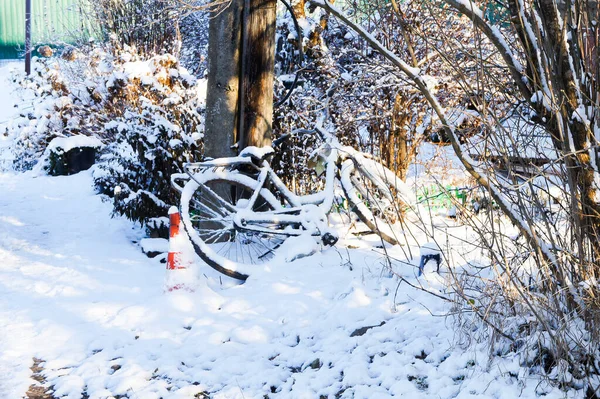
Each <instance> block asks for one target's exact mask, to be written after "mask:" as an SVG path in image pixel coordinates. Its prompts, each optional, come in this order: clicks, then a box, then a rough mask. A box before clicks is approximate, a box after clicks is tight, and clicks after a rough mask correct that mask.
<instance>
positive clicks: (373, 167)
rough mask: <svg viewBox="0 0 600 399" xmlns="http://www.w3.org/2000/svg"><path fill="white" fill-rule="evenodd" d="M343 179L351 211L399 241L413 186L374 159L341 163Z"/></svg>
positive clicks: (376, 230) (390, 239) (386, 237)
mask: <svg viewBox="0 0 600 399" xmlns="http://www.w3.org/2000/svg"><path fill="white" fill-rule="evenodd" d="M341 183H342V188H343V190H344V193H345V194H346V197H347V198H348V201H349V203H350V205H351V208H352V211H354V213H356V215H357V216H358V218H359V219H360V220H361V221H362V222H363V223H365V224H366V225H367V226H368V227H369V229H371V231H373V232H374V233H376V234H377V235H379V236H380V237H381V238H382V239H383V240H385V241H387V242H389V243H390V244H393V245H395V244H398V240H399V234H401V231H402V227H401V221H402V215H403V213H404V212H405V211H406V209H407V208H408V206H409V205H410V204H411V203H412V200H411V197H412V196H411V191H412V190H411V189H410V187H408V185H407V184H406V183H404V182H403V181H402V180H400V178H399V177H398V176H396V174H395V173H394V172H392V171H391V170H389V169H388V168H386V167H385V166H383V165H381V164H380V163H378V162H375V161H373V160H372V159H366V158H365V159H361V160H360V167H359V168H357V167H356V166H355V164H354V161H353V160H352V159H349V160H346V161H345V162H344V163H343V165H342V170H341Z"/></svg>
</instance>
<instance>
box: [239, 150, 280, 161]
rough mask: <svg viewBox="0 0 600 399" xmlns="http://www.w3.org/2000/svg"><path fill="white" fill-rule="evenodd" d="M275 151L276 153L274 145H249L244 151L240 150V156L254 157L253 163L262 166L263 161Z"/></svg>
mask: <svg viewBox="0 0 600 399" xmlns="http://www.w3.org/2000/svg"><path fill="white" fill-rule="evenodd" d="M274 153H275V150H274V149H273V147H270V146H266V147H254V146H248V147H246V148H244V149H243V150H242V151H240V154H239V156H240V157H243V158H247V157H249V158H250V159H252V163H254V164H256V165H259V166H260V165H262V163H263V161H265V160H266V159H267V158H269V157H270V156H271V155H273V154H274Z"/></svg>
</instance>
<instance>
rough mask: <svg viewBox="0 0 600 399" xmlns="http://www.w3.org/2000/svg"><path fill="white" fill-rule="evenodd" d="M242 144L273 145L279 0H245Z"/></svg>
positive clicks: (245, 145)
mask: <svg viewBox="0 0 600 399" xmlns="http://www.w3.org/2000/svg"><path fill="white" fill-rule="evenodd" d="M246 5H247V6H248V9H247V11H246V15H247V18H246V19H245V21H244V22H245V29H246V38H245V48H244V50H243V61H242V62H243V63H244V64H243V67H242V71H243V77H242V79H243V82H242V86H241V87H242V88H243V89H242V90H243V93H242V107H243V115H244V117H243V124H242V135H241V140H240V147H241V148H244V147H247V146H257V147H262V146H266V145H270V144H271V131H272V122H273V79H274V76H273V75H274V69H275V17H276V6H277V3H276V0H246Z"/></svg>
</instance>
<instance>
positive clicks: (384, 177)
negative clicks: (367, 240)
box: [171, 125, 414, 280]
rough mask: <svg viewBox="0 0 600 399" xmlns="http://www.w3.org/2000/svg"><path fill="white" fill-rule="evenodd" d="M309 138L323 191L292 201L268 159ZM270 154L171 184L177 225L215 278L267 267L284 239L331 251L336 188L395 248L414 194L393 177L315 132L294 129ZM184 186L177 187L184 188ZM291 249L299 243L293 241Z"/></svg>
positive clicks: (199, 167)
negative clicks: (292, 140) (290, 142)
mask: <svg viewBox="0 0 600 399" xmlns="http://www.w3.org/2000/svg"><path fill="white" fill-rule="evenodd" d="M307 134H310V135H316V136H317V137H318V138H319V139H320V144H319V145H318V147H317V149H316V150H315V151H314V152H313V153H312V155H311V157H310V159H311V160H313V161H315V162H316V163H317V165H319V166H320V167H321V168H322V170H324V172H325V188H324V190H323V191H320V192H317V193H314V194H309V195H301V196H299V195H296V194H295V193H293V192H291V191H290V190H289V189H288V188H287V187H286V186H285V184H284V183H283V182H282V180H281V179H280V178H279V177H278V176H277V175H276V174H275V173H274V171H273V169H272V168H271V166H270V164H269V161H268V159H269V158H270V156H272V155H273V154H274V152H275V150H274V149H273V147H275V148H278V147H279V146H280V145H281V144H282V143H283V142H285V141H286V140H287V139H288V138H289V137H291V136H299V135H307ZM273 147H263V148H257V147H248V148H245V149H244V150H242V151H241V152H240V154H239V155H238V156H236V157H230V158H217V159H212V160H207V161H204V162H198V163H190V164H187V165H185V167H184V170H185V172H186V173H185V174H176V175H173V176H172V177H171V182H172V184H173V187H174V188H176V189H177V190H179V191H180V192H181V209H180V211H181V215H182V221H183V225H184V228H185V231H186V232H187V234H188V236H189V238H190V240H191V242H192V244H193V246H194V249H195V251H196V253H197V254H198V255H199V256H200V257H201V258H202V259H203V260H204V261H205V262H206V263H207V264H208V265H209V266H211V267H213V268H214V269H216V270H217V271H219V272H221V273H223V274H225V275H227V276H230V277H233V278H236V279H241V280H245V279H246V278H247V277H248V275H249V274H250V273H251V272H252V267H253V266H254V267H256V265H260V264H267V263H269V262H272V261H274V260H275V259H276V258H278V257H279V256H280V255H281V254H282V253H283V256H285V252H286V251H288V250H289V249H290V248H286V245H285V244H286V243H285V241H286V240H287V239H288V238H290V237H301V236H304V237H308V238H309V239H313V240H314V239H315V238H316V239H319V240H320V241H321V243H322V244H323V245H325V246H332V245H334V244H335V243H336V242H337V240H338V236H337V234H336V232H335V231H334V230H333V229H331V228H330V227H329V225H328V219H327V214H328V213H329V212H330V210H331V209H332V206H333V204H334V201H335V197H336V190H335V187H336V185H337V182H339V183H341V187H342V189H343V192H344V194H345V196H346V198H347V199H348V203H349V205H350V209H351V210H352V211H353V212H354V213H356V215H357V216H358V217H359V219H360V220H361V221H362V222H364V223H365V224H366V225H367V226H368V227H369V228H370V229H371V230H372V231H373V232H374V233H376V234H378V235H379V236H380V237H381V238H382V239H384V240H385V241H387V242H389V243H391V244H396V243H397V242H398V237H397V234H401V229H400V226H399V225H400V222H401V221H400V215H401V214H402V213H403V212H404V210H405V208H406V207H408V206H410V205H411V204H413V201H414V194H413V193H412V192H411V189H410V188H409V187H408V186H407V185H406V183H404V182H403V181H402V180H400V179H399V178H398V177H397V176H396V175H395V174H394V172H392V171H391V170H389V169H387V168H385V167H384V166H383V165H381V164H380V163H379V162H377V161H376V160H374V159H373V158H371V157H370V156H368V155H366V154H363V153H361V152H359V151H356V150H355V149H353V148H352V147H347V146H343V145H341V143H340V142H339V141H338V140H337V138H336V137H335V135H334V134H332V133H330V132H328V131H327V130H326V129H325V128H323V127H322V126H320V125H318V126H317V127H316V128H315V129H313V130H307V129H298V130H295V131H293V132H291V133H289V134H286V135H283V136H282V137H280V138H279V139H277V140H275V141H274V142H273ZM184 181H185V184H184V185H183V182H184ZM293 245H294V246H298V245H302V240H294V244H293Z"/></svg>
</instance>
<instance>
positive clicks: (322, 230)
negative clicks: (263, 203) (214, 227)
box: [171, 130, 350, 236]
mask: <svg viewBox="0 0 600 399" xmlns="http://www.w3.org/2000/svg"><path fill="white" fill-rule="evenodd" d="M302 132H304V133H306V132H311V133H315V132H316V133H318V134H319V136H320V137H321V139H322V140H323V143H322V144H321V146H320V147H319V148H318V149H317V150H315V154H317V155H326V156H324V158H325V166H326V169H325V187H324V189H323V190H321V191H319V192H317V193H314V194H308V195H297V194H295V193H294V192H292V191H290V190H289V189H288V188H287V187H286V185H285V184H284V183H283V181H282V180H281V179H280V178H279V176H277V174H275V172H274V171H273V169H272V168H271V165H270V163H269V162H268V161H266V160H264V159H262V160H261V161H260V165H258V164H257V162H256V159H257V158H260V157H254V159H253V156H254V154H253V149H250V150H246V151H245V152H246V154H243V155H240V156H237V157H230V158H217V159H213V160H209V161H204V162H198V163H190V164H186V165H184V170H185V171H186V173H187V175H183V174H178V175H174V176H172V178H171V180H172V183H173V186H174V187H175V188H176V189H178V191H181V187H180V186H179V185H177V184H176V183H175V180H178V179H184V178H191V179H193V180H195V181H196V182H197V183H198V184H199V185H201V186H204V185H203V184H202V183H201V182H199V181H198V180H197V179H195V178H194V175H195V171H201V170H207V169H211V168H225V169H230V170H233V169H240V168H241V167H250V168H253V169H255V170H257V171H258V175H257V177H256V178H254V177H253V179H255V180H256V187H255V189H254V192H253V193H252V196H251V197H250V198H249V199H248V201H247V203H245V204H246V205H245V206H244V208H243V209H239V208H236V209H235V210H232V209H230V210H232V211H235V217H234V218H233V223H234V226H235V228H236V229H239V230H246V231H255V232H269V233H276V234H283V235H288V236H298V235H302V234H306V233H307V232H308V233H310V234H311V235H315V236H319V235H320V236H322V235H323V234H326V233H331V231H330V228H329V225H328V223H327V216H326V215H327V214H328V213H329V211H330V210H331V208H332V206H333V202H334V200H335V184H336V182H335V181H336V171H337V169H338V168H339V166H338V165H339V162H340V161H343V160H344V159H346V158H348V157H350V154H349V151H348V150H347V149H346V151H340V150H341V149H342V147H341V145H340V144H339V142H338V141H337V139H336V138H335V137H334V136H333V135H330V134H328V133H326V132H324V131H322V130H315V131H304V130H303V131H302ZM327 149H330V150H331V151H330V152H329V154H326V150H327ZM256 152H260V149H256ZM267 182H270V183H271V184H272V185H273V187H274V190H273V191H276V192H277V193H278V194H280V195H281V197H282V198H283V199H284V200H285V201H286V202H287V204H289V206H287V207H285V206H281V207H280V208H277V209H275V210H273V211H267V212H254V211H252V209H253V206H254V205H255V204H256V201H257V200H258V198H259V195H260V194H261V192H264V191H263V190H267V191H269V192H270V191H271V189H268V188H266V185H267ZM204 188H205V189H206V190H205V192H206V193H207V194H208V195H211V196H213V197H214V198H216V199H218V196H216V195H213V194H214V193H212V194H211V190H209V189H208V188H207V187H206V186H204ZM220 203H221V202H220ZM228 205H229V204H223V206H228ZM310 205H314V207H310ZM265 223H266V224H269V223H271V224H273V225H279V226H281V225H287V226H288V228H286V229H285V230H283V229H276V230H275V229H267V228H265V227H262V226H259V225H258V224H265ZM290 226H291V228H290ZM294 226H296V227H294ZM300 226H302V228H300Z"/></svg>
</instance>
